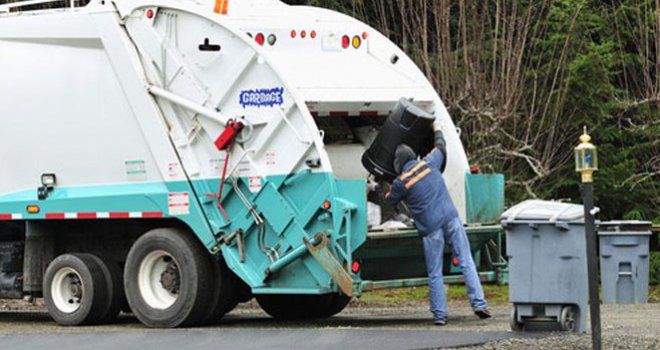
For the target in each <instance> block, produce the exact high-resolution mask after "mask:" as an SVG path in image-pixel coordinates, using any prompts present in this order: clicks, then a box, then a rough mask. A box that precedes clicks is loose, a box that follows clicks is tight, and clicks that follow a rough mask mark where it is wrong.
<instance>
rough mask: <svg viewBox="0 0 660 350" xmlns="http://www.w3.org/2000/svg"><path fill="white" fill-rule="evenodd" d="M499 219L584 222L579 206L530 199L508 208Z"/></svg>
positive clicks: (511, 220) (582, 212) (507, 220)
mask: <svg viewBox="0 0 660 350" xmlns="http://www.w3.org/2000/svg"><path fill="white" fill-rule="evenodd" d="M500 219H501V220H502V221H506V222H516V221H537V222H538V221H545V222H549V223H554V222H557V221H561V222H575V221H578V222H584V207H583V206H582V205H580V204H571V203H562V202H555V201H543V200H536V199H531V200H526V201H523V202H521V203H518V204H516V205H514V206H513V207H511V208H509V209H508V210H507V211H505V212H504V213H503V214H502V216H501V217H500Z"/></svg>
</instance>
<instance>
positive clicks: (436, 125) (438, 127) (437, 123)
mask: <svg viewBox="0 0 660 350" xmlns="http://www.w3.org/2000/svg"><path fill="white" fill-rule="evenodd" d="M433 131H434V132H436V131H444V124H443V123H442V121H441V120H440V117H435V120H434V121H433Z"/></svg>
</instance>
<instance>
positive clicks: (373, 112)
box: [360, 111, 378, 117]
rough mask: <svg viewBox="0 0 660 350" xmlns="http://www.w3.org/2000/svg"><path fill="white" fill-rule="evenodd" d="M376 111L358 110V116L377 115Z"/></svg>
mask: <svg viewBox="0 0 660 350" xmlns="http://www.w3.org/2000/svg"><path fill="white" fill-rule="evenodd" d="M377 116H378V111H360V117H377Z"/></svg>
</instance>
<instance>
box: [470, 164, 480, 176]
mask: <svg viewBox="0 0 660 350" xmlns="http://www.w3.org/2000/svg"><path fill="white" fill-rule="evenodd" d="M480 172H481V169H479V167H478V166H473V167H472V168H470V174H479V173H480Z"/></svg>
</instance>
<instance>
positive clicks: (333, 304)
mask: <svg viewBox="0 0 660 350" xmlns="http://www.w3.org/2000/svg"><path fill="white" fill-rule="evenodd" d="M324 297H325V298H326V304H325V306H324V307H323V306H322V307H319V309H318V310H317V315H318V317H320V318H327V317H332V316H334V315H336V314H338V313H340V312H342V310H344V308H346V306H347V305H348V303H350V302H351V297H349V296H346V295H343V294H339V293H333V294H327V295H324ZM321 305H323V304H321Z"/></svg>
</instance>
